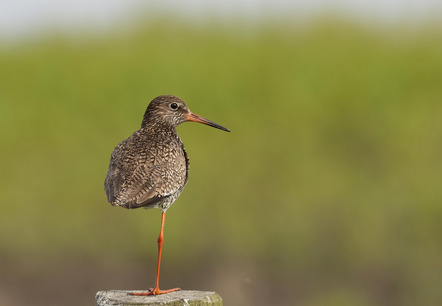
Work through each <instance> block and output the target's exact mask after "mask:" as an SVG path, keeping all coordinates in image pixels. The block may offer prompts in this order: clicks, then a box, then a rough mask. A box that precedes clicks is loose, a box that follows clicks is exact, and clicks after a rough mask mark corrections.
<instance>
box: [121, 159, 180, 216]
mask: <svg viewBox="0 0 442 306" xmlns="http://www.w3.org/2000/svg"><path fill="white" fill-rule="evenodd" d="M179 177H180V175H179V173H176V171H174V170H171V169H170V167H169V165H168V164H160V165H156V166H151V165H146V164H144V165H140V166H138V167H137V168H136V169H135V171H134V172H133V174H132V176H131V177H130V178H129V179H128V180H126V182H129V183H128V184H123V186H122V188H121V190H120V192H119V195H118V196H117V198H116V202H117V203H116V204H117V205H119V206H123V207H126V208H138V207H143V206H154V205H155V204H157V203H158V202H160V201H161V200H163V199H164V198H167V197H169V196H171V195H173V194H174V193H175V192H177V191H178V190H179V189H180V188H181V184H180V182H179V181H177V178H178V179H179Z"/></svg>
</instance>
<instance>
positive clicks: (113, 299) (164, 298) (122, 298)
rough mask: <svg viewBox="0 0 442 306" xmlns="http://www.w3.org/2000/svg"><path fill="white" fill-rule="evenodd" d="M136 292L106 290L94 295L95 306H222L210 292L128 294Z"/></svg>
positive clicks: (186, 291)
mask: <svg viewBox="0 0 442 306" xmlns="http://www.w3.org/2000/svg"><path fill="white" fill-rule="evenodd" d="M134 291H135V292H137V290H107V291H99V292H97V294H96V295H95V301H96V306H110V305H112V306H114V305H118V306H135V305H149V306H153V305H163V306H164V305H168V306H181V305H185V306H192V305H193V306H203V305H214V306H222V305H223V301H222V299H221V296H219V295H218V294H217V293H215V292H211V291H196V290H181V291H175V292H171V293H167V294H161V295H156V296H154V295H150V296H135V295H130V292H134Z"/></svg>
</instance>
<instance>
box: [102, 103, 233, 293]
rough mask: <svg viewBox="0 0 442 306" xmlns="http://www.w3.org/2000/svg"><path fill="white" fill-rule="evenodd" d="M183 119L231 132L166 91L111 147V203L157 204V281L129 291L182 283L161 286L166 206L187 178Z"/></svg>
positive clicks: (129, 205) (108, 180) (108, 190)
mask: <svg viewBox="0 0 442 306" xmlns="http://www.w3.org/2000/svg"><path fill="white" fill-rule="evenodd" d="M187 121H193V122H199V123H203V124H206V125H209V126H212V127H215V128H217V129H220V130H223V131H226V132H230V131H229V130H228V129H226V128H225V127H223V126H221V125H219V124H216V123H214V122H212V121H210V120H208V119H205V118H203V117H201V116H198V115H196V114H194V113H192V112H191V111H190V110H189V108H188V107H187V105H186V103H184V101H183V100H181V99H180V98H178V97H175V96H172V95H164V96H159V97H156V98H155V99H153V100H152V102H150V104H149V106H148V107H147V109H146V112H145V113H144V117H143V121H142V123H141V128H140V129H139V130H138V131H136V132H134V133H133V134H132V135H131V136H130V137H129V138H127V139H125V140H123V141H122V142H120V143H119V144H118V145H117V146H116V147H115V149H114V151H113V152H112V155H111V158H110V164H109V170H108V172H107V175H106V180H105V182H104V186H105V190H106V195H107V199H108V201H109V203H111V204H112V205H115V206H121V207H124V208H129V209H130V208H140V207H144V208H161V209H162V214H161V228H160V235H159V237H158V240H157V242H158V261H157V275H156V281H155V287H154V288H152V289H150V290H149V291H148V292H133V293H131V294H132V295H158V294H163V293H168V292H172V291H176V290H180V288H174V289H169V290H160V288H159V278H160V263H161V251H162V248H163V240H164V239H163V237H164V220H165V217H166V211H167V209H168V208H169V207H170V206H171V205H172V203H173V202H174V201H175V200H176V199H177V198H178V196H179V195H180V194H181V192H182V191H183V189H184V186H185V185H186V183H187V179H188V173H189V158H188V157H187V153H186V151H185V150H184V145H183V143H182V141H181V138H180V137H179V136H178V133H177V131H176V127H177V126H178V125H179V124H181V123H183V122H187Z"/></svg>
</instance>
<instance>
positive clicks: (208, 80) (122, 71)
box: [0, 15, 442, 306]
mask: <svg viewBox="0 0 442 306" xmlns="http://www.w3.org/2000/svg"><path fill="white" fill-rule="evenodd" d="M441 29H442V28H441V27H440V25H439V24H430V23H428V24H426V25H421V26H419V27H409V26H408V25H407V24H406V23H401V24H396V25H390V26H388V27H386V26H384V27H381V28H380V27H373V26H370V25H369V24H366V23H363V22H356V21H349V19H345V18H338V17H330V16H323V17H316V18H314V19H312V20H311V21H310V22H309V23H305V24H302V25H299V24H297V23H295V22H293V21H292V20H291V18H289V17H287V18H283V19H279V20H277V19H276V18H273V19H271V18H270V19H265V20H263V21H262V22H258V23H255V24H253V25H250V24H245V23H244V22H242V21H241V20H240V19H236V20H229V21H228V22H221V21H219V20H212V21H206V22H204V23H202V24H195V23H192V22H189V21H188V20H186V19H184V18H180V17H179V16H166V15H164V16H157V17H156V18H150V19H149V21H147V22H146V21H143V22H136V25H133V26H131V27H128V28H125V29H124V30H117V29H115V31H111V32H107V33H105V34H99V33H98V34H97V33H95V34H84V35H81V34H75V35H74V34H66V33H62V32H60V33H54V32H52V33H51V34H48V35H45V36H43V37H41V38H39V39H35V40H32V39H31V40H24V41H21V42H19V43H14V44H8V43H5V42H4V43H3V46H2V47H1V48H0V71H1V72H0V103H1V104H0V131H1V144H0V146H1V147H0V149H1V151H0V154H1V155H0V157H1V158H0V172H1V176H0V194H1V198H2V199H1V205H0V260H1V262H0V269H1V273H0V304H1V305H29V304H32V305H92V304H93V303H94V294H95V293H96V292H97V291H98V290H106V289H147V288H148V287H152V286H153V284H154V277H155V269H156V263H155V261H156V254H157V245H156V239H157V236H158V232H159V225H160V211H158V210H142V209H139V210H130V211H129V210H124V209H121V208H116V207H111V205H109V204H108V203H107V201H106V196H105V193H104V186H103V184H104V177H105V175H106V171H107V167H108V162H109V158H110V154H111V152H112V150H113V148H114V147H115V146H116V145H117V143H118V142H120V141H121V140H123V139H124V138H126V137H128V136H129V135H130V134H131V133H132V132H133V131H135V130H136V129H138V128H139V126H140V123H141V119H142V115H143V113H144V110H145V108H146V106H147V105H148V103H149V102H150V100H152V99H153V98H154V97H156V96H158V95H161V94H174V95H177V96H179V97H181V98H183V99H184V100H185V101H186V102H187V104H188V105H189V107H190V109H191V110H192V111H193V112H195V113H197V114H200V115H202V116H204V117H206V118H209V119H211V120H213V121H215V122H217V123H219V124H221V125H224V126H226V127H228V128H229V129H230V130H231V131H232V132H231V133H223V132H220V131H218V130H215V129H212V128H209V127H207V126H203V125H197V124H193V123H186V124H183V125H182V126H180V127H179V128H178V132H179V133H180V135H181V138H182V139H183V142H184V144H185V146H186V149H187V152H188V154H189V156H190V160H191V168H190V179H189V183H188V185H187V187H186V189H185V191H184V192H183V194H182V195H181V197H180V198H179V200H177V201H176V202H175V204H174V205H173V206H172V207H171V208H170V209H169V210H168V216H167V220H166V229H165V245H164V252H163V265H162V275H161V279H160V286H161V287H162V288H164V289H166V288H169V287H176V286H180V287H182V288H183V289H199V290H213V291H216V292H218V293H219V294H220V295H221V296H222V297H223V299H224V301H225V305H246V306H247V305H306V306H317V305H337V306H339V305H356V306H358V305H363V306H365V305H441V304H442V291H441V285H442V283H441V277H442V239H441V234H442V221H441V219H442V205H441V204H442V188H441V187H440V183H441V179H442V30H441ZM31 301H32V302H31Z"/></svg>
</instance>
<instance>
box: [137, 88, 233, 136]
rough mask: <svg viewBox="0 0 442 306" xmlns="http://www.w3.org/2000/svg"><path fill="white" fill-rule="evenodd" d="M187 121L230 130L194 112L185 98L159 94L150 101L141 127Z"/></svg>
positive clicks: (173, 124)
mask: <svg viewBox="0 0 442 306" xmlns="http://www.w3.org/2000/svg"><path fill="white" fill-rule="evenodd" d="M187 121H192V122H199V123H203V124H206V125H209V126H212V127H214V128H217V129H220V130H223V131H226V132H230V131H229V130H228V129H226V128H225V127H223V126H221V125H219V124H216V123H214V122H212V121H210V120H208V119H206V118H203V117H201V116H199V115H197V114H194V113H192V112H191V111H190V110H189V108H188V107H187V105H186V103H185V102H184V101H183V100H181V99H180V98H178V97H176V96H172V95H164V96H159V97H156V98H155V99H153V100H152V101H151V102H150V104H149V106H148V107H147V109H146V112H145V113H144V117H143V122H142V124H141V127H146V126H148V125H149V124H155V123H160V124H166V125H170V126H172V127H177V126H178V125H179V124H181V123H183V122H187Z"/></svg>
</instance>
